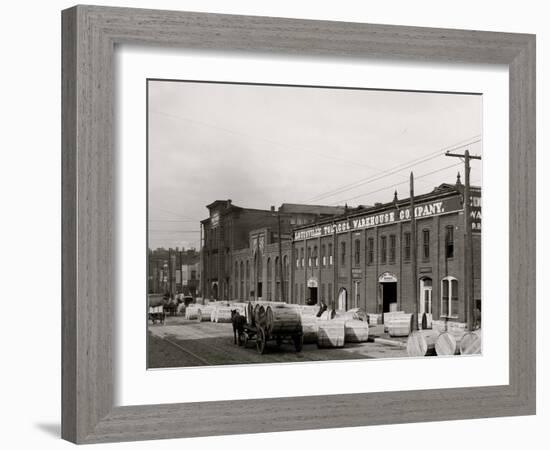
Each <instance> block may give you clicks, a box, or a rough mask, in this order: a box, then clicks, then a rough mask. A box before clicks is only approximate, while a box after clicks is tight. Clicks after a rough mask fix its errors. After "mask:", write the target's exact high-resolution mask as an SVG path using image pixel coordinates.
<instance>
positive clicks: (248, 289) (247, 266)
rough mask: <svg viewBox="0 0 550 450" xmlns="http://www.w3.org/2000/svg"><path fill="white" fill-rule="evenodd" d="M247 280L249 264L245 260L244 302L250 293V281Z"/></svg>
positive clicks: (248, 278) (248, 277)
mask: <svg viewBox="0 0 550 450" xmlns="http://www.w3.org/2000/svg"><path fill="white" fill-rule="evenodd" d="M249 280H250V262H249V260H248V259H247V260H246V280H245V283H244V286H245V289H246V292H245V297H244V299H245V300H246V299H247V298H248V295H249V293H250V281H249Z"/></svg>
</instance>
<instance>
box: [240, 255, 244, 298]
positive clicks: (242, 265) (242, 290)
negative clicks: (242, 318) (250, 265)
mask: <svg viewBox="0 0 550 450" xmlns="http://www.w3.org/2000/svg"><path fill="white" fill-rule="evenodd" d="M240 298H241V300H244V299H245V296H244V263H243V262H242V261H241V296H240Z"/></svg>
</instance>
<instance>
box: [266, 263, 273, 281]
mask: <svg viewBox="0 0 550 450" xmlns="http://www.w3.org/2000/svg"><path fill="white" fill-rule="evenodd" d="M271 278H272V273H271V258H267V279H268V280H271Z"/></svg>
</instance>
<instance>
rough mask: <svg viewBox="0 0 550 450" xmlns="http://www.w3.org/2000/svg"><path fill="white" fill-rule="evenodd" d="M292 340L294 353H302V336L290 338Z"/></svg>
mask: <svg viewBox="0 0 550 450" xmlns="http://www.w3.org/2000/svg"><path fill="white" fill-rule="evenodd" d="M292 340H293V341H294V348H295V349H296V353H300V352H301V351H302V347H303V346H304V335H303V334H297V335H295V336H292Z"/></svg>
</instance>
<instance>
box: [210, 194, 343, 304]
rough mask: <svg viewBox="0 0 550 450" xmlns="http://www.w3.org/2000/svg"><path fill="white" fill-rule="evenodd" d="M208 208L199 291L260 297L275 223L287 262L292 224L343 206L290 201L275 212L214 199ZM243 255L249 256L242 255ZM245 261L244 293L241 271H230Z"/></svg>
mask: <svg viewBox="0 0 550 450" xmlns="http://www.w3.org/2000/svg"><path fill="white" fill-rule="evenodd" d="M207 208H208V210H209V213H210V214H209V217H208V218H207V219H205V220H202V221H201V226H202V228H201V229H202V231H203V242H202V251H201V283H202V286H201V292H202V293H203V295H204V296H205V297H206V298H211V299H223V300H230V299H236V298H242V299H243V300H244V299H246V300H248V299H249V298H251V297H252V298H257V297H262V296H263V295H264V293H263V287H264V285H265V284H266V283H265V282H263V280H264V279H265V280H267V279H268V274H267V272H266V270H267V266H271V264H272V262H271V259H270V256H267V255H268V253H266V252H270V251H272V250H273V245H274V244H273V243H274V242H275V240H276V239H278V233H279V221H280V230H281V240H285V243H284V244H282V245H283V246H284V247H285V249H286V251H287V260H288V257H289V255H288V250H289V249H290V244H289V243H290V241H291V238H292V230H293V227H295V226H301V225H304V224H308V223H314V222H315V221H318V220H322V219H323V218H326V217H334V216H336V215H339V214H342V212H343V211H344V208H341V207H334V206H312V205H293V204H283V205H282V206H281V207H280V208H279V210H278V211H275V207H274V206H272V207H271V208H270V209H269V210H264V209H252V208H241V207H239V206H236V205H234V204H233V203H232V201H231V200H216V201H215V202H213V203H211V204H210V205H207ZM277 250H278V244H277ZM255 251H256V252H257V253H258V254H261V255H262V257H261V258H256V265H255V266H254V265H253V263H254V261H253V255H254V252H255ZM243 252H244V253H243ZM243 254H247V255H248V256H247V257H246V258H244V257H243ZM245 259H246V261H247V264H248V267H249V272H248V273H249V282H248V283H247V291H246V292H247V294H246V295H244V293H243V292H244V291H243V290H242V289H240V287H241V285H240V276H241V275H240V274H241V272H239V273H238V276H236V275H235V267H238V268H239V270H240V266H239V263H240V262H243V271H245V270H246V269H245V263H244V260H245ZM264 259H265V264H264ZM236 263H237V264H236ZM264 266H265V270H264ZM243 273H245V272H243ZM259 274H261V275H259ZM270 274H271V272H270ZM238 280H239V281H238ZM252 283H253V284H252ZM243 289H244V279H243ZM258 294H259V295H258Z"/></svg>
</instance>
